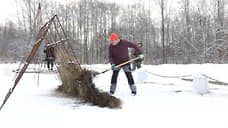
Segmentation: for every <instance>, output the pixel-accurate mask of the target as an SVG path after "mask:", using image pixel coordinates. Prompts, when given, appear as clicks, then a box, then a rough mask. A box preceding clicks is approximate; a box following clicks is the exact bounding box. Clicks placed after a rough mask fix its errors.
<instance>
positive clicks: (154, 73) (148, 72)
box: [145, 71, 192, 78]
mask: <svg viewBox="0 0 228 128" xmlns="http://www.w3.org/2000/svg"><path fill="white" fill-rule="evenodd" d="M145 72H147V73H149V74H151V75H154V76H158V77H164V78H180V77H189V76H192V75H183V76H164V75H158V74H155V73H152V72H149V71H145Z"/></svg>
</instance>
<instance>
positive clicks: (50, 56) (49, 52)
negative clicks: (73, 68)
mask: <svg viewBox="0 0 228 128" xmlns="http://www.w3.org/2000/svg"><path fill="white" fill-rule="evenodd" d="M44 53H45V54H46V58H45V61H47V67H48V69H49V70H53V66H54V61H55V49H54V47H52V46H46V47H45V49H44Z"/></svg>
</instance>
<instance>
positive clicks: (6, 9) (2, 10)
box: [0, 0, 16, 24]
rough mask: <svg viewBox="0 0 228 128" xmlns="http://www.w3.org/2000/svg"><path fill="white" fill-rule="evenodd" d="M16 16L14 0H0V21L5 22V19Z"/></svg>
mask: <svg viewBox="0 0 228 128" xmlns="http://www.w3.org/2000/svg"><path fill="white" fill-rule="evenodd" d="M13 17H16V4H15V1H14V0H0V23H1V24H3V23H5V20H6V19H13Z"/></svg>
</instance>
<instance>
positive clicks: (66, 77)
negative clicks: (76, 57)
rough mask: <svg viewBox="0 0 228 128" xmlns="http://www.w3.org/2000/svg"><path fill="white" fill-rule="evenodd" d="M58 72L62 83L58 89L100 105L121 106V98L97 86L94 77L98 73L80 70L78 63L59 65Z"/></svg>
mask: <svg viewBox="0 0 228 128" xmlns="http://www.w3.org/2000/svg"><path fill="white" fill-rule="evenodd" d="M58 72H59V74H60V77H61V80H62V85H61V86H59V87H58V89H57V91H59V92H61V93H64V94H66V95H68V96H73V97H77V98H80V99H82V100H84V101H85V102H89V103H92V104H93V105H98V106H100V107H109V108H120V107H121V101H120V99H118V98H116V97H113V96H111V95H109V94H108V93H106V92H101V91H100V90H98V89H97V88H96V87H95V85H94V83H93V82H92V78H93V75H94V74H96V73H94V72H92V71H88V70H85V69H83V70H80V69H79V68H78V66H77V65H76V64H65V65H63V66H59V67H58Z"/></svg>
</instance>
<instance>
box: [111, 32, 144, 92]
mask: <svg viewBox="0 0 228 128" xmlns="http://www.w3.org/2000/svg"><path fill="white" fill-rule="evenodd" d="M110 41H111V44H110V45H109V49H108V53H109V62H110V63H111V65H112V70H113V74H112V79H111V86H110V93H111V94H114V93H115V90H116V84H117V78H118V74H119V71H120V69H121V68H122V69H123V70H124V72H125V75H126V77H127V80H128V84H129V87H130V89H131V93H132V94H133V95H136V86H135V83H134V79H133V76H132V74H131V67H130V64H126V65H123V66H121V67H118V68H115V66H116V65H119V64H121V63H123V62H126V61H128V60H129V55H128V48H134V49H135V50H136V52H137V53H138V55H139V57H140V59H143V57H144V56H143V54H141V53H142V52H141V51H140V49H139V48H138V46H137V45H136V44H134V43H131V42H129V41H126V40H120V39H119V37H118V36H117V35H116V34H115V33H112V34H111V36H110Z"/></svg>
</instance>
